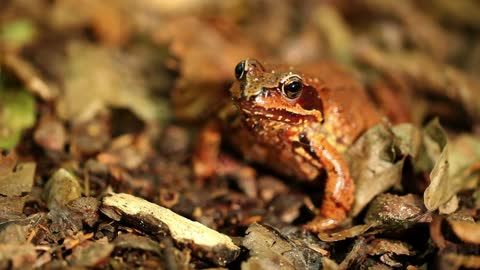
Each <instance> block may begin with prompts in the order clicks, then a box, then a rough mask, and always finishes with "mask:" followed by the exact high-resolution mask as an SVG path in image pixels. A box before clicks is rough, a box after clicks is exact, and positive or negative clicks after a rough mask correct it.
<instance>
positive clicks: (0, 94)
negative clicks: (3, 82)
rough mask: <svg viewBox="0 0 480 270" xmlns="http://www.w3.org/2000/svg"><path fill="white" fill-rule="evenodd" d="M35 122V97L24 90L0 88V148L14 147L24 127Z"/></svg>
mask: <svg viewBox="0 0 480 270" xmlns="http://www.w3.org/2000/svg"><path fill="white" fill-rule="evenodd" d="M33 124H35V99H34V98H33V96H32V95H31V94H30V93H29V92H27V91H26V90H21V91H13V90H2V89H0V148H7V149H8V148H12V147H14V146H15V145H16V144H17V143H18V141H19V139H20V137H21V133H22V131H23V130H24V129H26V128H29V127H31V126H33Z"/></svg>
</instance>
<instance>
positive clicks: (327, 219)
mask: <svg viewBox="0 0 480 270" xmlns="http://www.w3.org/2000/svg"><path fill="white" fill-rule="evenodd" d="M300 140H301V142H302V144H303V145H305V146H306V147H308V151H309V152H310V154H311V155H313V157H314V158H315V159H317V160H319V161H320V162H321V163H322V165H323V167H324V169H325V170H326V172H327V179H326V183H325V191H324V198H323V202H322V206H321V210H320V215H319V216H317V217H315V218H314V219H313V220H312V221H311V222H309V223H308V224H307V228H308V229H309V230H311V231H314V232H319V231H323V230H327V229H332V228H334V227H336V226H338V225H339V224H340V223H341V222H342V221H343V220H345V218H346V217H347V214H348V212H349V211H350V209H351V207H352V204H353V200H354V191H355V187H354V183H353V179H352V177H351V176H350V171H349V167H348V165H347V162H346V161H345V158H344V157H343V156H342V154H341V153H339V152H338V151H337V150H336V149H335V148H334V147H333V146H332V145H331V144H330V143H328V141H327V140H326V139H325V138H324V137H322V136H316V137H315V138H312V140H309V139H308V138H307V137H306V136H301V138H300Z"/></svg>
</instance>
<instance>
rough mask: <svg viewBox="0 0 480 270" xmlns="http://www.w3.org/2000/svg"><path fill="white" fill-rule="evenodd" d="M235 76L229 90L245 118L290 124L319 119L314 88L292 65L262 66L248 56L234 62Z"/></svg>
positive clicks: (320, 107) (320, 112) (321, 112)
mask: <svg viewBox="0 0 480 270" xmlns="http://www.w3.org/2000/svg"><path fill="white" fill-rule="evenodd" d="M235 77H236V79H237V80H236V82H235V83H234V84H233V85H232V87H231V88H230V93H231V95H232V98H233V101H234V102H235V104H236V105H237V107H238V108H239V109H240V111H242V113H244V115H245V116H246V117H258V118H266V119H269V120H272V121H280V122H284V123H291V124H302V123H307V122H317V123H321V122H323V104H322V100H321V99H320V97H319V96H318V91H317V89H315V87H314V86H312V85H309V83H308V81H309V80H306V78H305V75H303V74H301V73H298V72H296V71H295V69H294V68H292V67H286V66H273V65H262V64H260V62H258V61H257V60H255V59H250V58H249V59H246V60H243V61H241V62H240V63H238V64H237V66H236V67H235Z"/></svg>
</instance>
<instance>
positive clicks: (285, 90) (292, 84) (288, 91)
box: [282, 75, 303, 99]
mask: <svg viewBox="0 0 480 270" xmlns="http://www.w3.org/2000/svg"><path fill="white" fill-rule="evenodd" d="M302 90H303V82H302V78H300V77H299V76H297V75H294V76H290V77H288V78H287V79H286V80H285V82H284V83H283V84H282V94H283V95H284V96H285V97H287V98H289V99H296V98H298V97H299V96H300V94H301V93H302Z"/></svg>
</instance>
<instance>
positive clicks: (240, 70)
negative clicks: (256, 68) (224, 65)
mask: <svg viewBox="0 0 480 270" xmlns="http://www.w3.org/2000/svg"><path fill="white" fill-rule="evenodd" d="M244 74H245V61H242V62H240V63H238V64H237V66H235V78H237V80H241V79H242V78H243V75H244Z"/></svg>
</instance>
